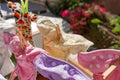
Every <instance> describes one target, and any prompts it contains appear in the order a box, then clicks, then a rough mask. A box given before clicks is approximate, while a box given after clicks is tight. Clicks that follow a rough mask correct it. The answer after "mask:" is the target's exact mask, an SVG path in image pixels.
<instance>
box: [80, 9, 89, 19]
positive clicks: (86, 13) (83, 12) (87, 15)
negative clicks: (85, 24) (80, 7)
mask: <svg viewBox="0 0 120 80" xmlns="http://www.w3.org/2000/svg"><path fill="white" fill-rule="evenodd" d="M82 15H83V16H85V17H87V18H89V17H90V14H89V13H88V12H86V11H82Z"/></svg>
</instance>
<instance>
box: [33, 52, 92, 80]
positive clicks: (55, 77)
mask: <svg viewBox="0 0 120 80" xmlns="http://www.w3.org/2000/svg"><path fill="white" fill-rule="evenodd" d="M35 65H36V68H37V70H38V71H39V73H40V74H42V75H43V76H44V77H46V78H48V79H50V80H91V79H90V78H88V77H87V76H86V75H85V74H84V73H83V72H81V71H80V70H78V69H77V68H75V67H74V66H73V65H71V64H70V63H67V62H65V61H63V60H59V59H56V58H53V57H50V56H48V55H47V54H44V53H41V54H40V55H39V56H37V58H36V60H35Z"/></svg>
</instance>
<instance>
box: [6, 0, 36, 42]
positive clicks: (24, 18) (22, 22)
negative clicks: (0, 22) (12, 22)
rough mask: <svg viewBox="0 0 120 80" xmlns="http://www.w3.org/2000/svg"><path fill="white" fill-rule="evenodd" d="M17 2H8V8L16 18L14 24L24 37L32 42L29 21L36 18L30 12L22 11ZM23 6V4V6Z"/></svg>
mask: <svg viewBox="0 0 120 80" xmlns="http://www.w3.org/2000/svg"><path fill="white" fill-rule="evenodd" d="M22 7H23V6H21V5H20V4H19V3H13V2H11V1H9V2H8V8H10V10H11V11H12V12H13V14H14V16H15V18H16V26H17V28H18V29H19V30H20V31H21V32H22V34H23V36H24V38H25V39H26V40H27V41H29V42H30V43H31V44H33V41H32V33H31V22H32V21H35V20H36V16H35V15H34V14H31V13H28V12H27V13H23V12H22V9H21V8H22ZM24 8H25V6H24Z"/></svg>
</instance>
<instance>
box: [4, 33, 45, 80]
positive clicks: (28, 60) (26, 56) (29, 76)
mask: <svg viewBox="0 0 120 80" xmlns="http://www.w3.org/2000/svg"><path fill="white" fill-rule="evenodd" d="M4 42H5V44H6V45H7V46H8V47H9V48H10V50H11V52H12V53H13V54H14V56H15V58H16V62H17V63H16V68H15V70H14V71H13V72H12V74H11V77H10V80H14V79H15V77H16V76H18V78H19V80H36V69H35V66H34V63H33V61H34V59H35V57H36V56H37V55H39V54H40V53H41V52H43V53H46V51H44V50H43V49H40V48H34V47H33V46H32V45H31V44H29V43H28V46H26V47H25V48H22V47H21V43H20V40H19V37H18V36H17V35H15V34H10V33H4Z"/></svg>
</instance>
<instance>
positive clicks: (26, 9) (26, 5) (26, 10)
mask: <svg viewBox="0 0 120 80" xmlns="http://www.w3.org/2000/svg"><path fill="white" fill-rule="evenodd" d="M25 13H28V0H26V1H25Z"/></svg>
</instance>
